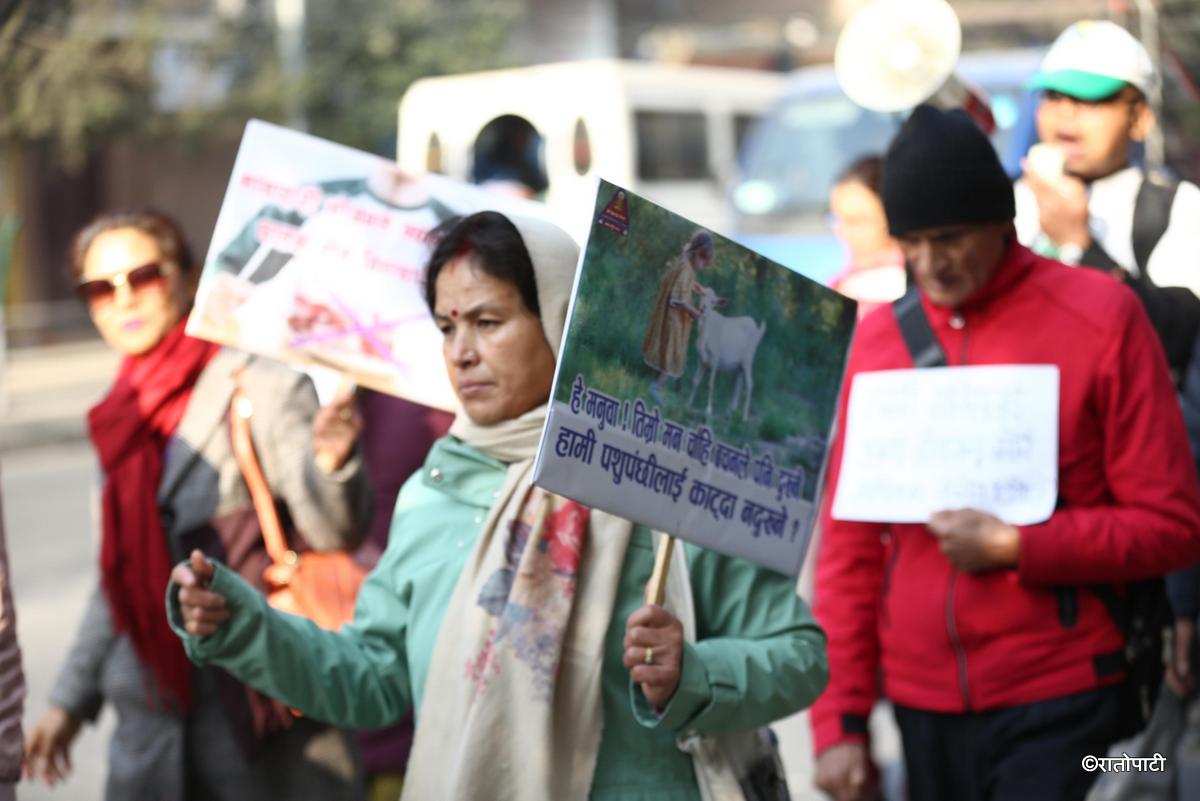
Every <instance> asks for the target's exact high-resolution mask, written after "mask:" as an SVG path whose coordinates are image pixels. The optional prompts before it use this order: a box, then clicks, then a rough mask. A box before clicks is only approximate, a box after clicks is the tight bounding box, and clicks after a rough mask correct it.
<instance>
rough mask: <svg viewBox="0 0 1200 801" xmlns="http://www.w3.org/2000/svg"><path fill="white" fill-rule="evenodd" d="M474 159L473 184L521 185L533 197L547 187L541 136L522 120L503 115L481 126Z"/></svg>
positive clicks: (472, 168)
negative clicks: (533, 194) (532, 194)
mask: <svg viewBox="0 0 1200 801" xmlns="http://www.w3.org/2000/svg"><path fill="white" fill-rule="evenodd" d="M473 155H474V163H473V164H472V166H471V181H472V182H473V183H477V184H485V183H493V182H495V183H512V184H521V185H524V186H525V187H526V188H527V189H529V190H530V191H532V192H534V193H536V192H544V191H545V190H546V187H547V186H549V180H548V179H547V178H546V163H545V156H544V153H543V147H542V136H541V134H539V133H538V131H537V129H536V128H534V127H533V125H531V124H530V123H529V121H528V120H526V119H524V118H523V117H518V116H517V115H515V114H505V115H503V116H500V117H497V118H496V119H494V120H492V121H491V122H489V123H488V124H487V125H485V126H483V129H482V130H480V132H479V136H478V137H476V139H475V147H474V153H473Z"/></svg>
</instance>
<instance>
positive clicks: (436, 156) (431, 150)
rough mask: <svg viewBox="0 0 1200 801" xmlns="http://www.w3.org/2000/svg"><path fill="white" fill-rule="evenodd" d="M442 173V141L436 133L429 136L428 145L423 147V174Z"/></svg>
mask: <svg viewBox="0 0 1200 801" xmlns="http://www.w3.org/2000/svg"><path fill="white" fill-rule="evenodd" d="M441 171H442V140H441V139H438V135H437V134H436V133H431V134H430V135H429V144H427V145H425V172H438V173H440V172H441Z"/></svg>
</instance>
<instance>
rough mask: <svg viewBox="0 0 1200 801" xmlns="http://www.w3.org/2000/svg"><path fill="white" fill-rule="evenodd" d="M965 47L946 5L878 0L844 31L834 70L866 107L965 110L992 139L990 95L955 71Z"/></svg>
mask: <svg viewBox="0 0 1200 801" xmlns="http://www.w3.org/2000/svg"><path fill="white" fill-rule="evenodd" d="M961 48H962V28H961V26H960V25H959V23H958V16H957V15H956V14H955V13H954V9H952V8H951V7H950V4H949V3H947V2H945V0H874V2H872V3H869V4H868V5H866V6H864V7H863V8H862V9H860V10H859V11H858V12H857V13H855V15H854V16H853V17H851V18H850V21H849V22H847V23H846V27H845V28H843V29H842V33H841V35H840V36H838V42H837V49H836V51H835V52H834V59H833V60H834V70H835V72H836V73H837V79H838V84H839V85H840V86H841V87H842V91H844V92H845V93H846V95H847V96H848V97H849V98H850V99H851V100H853V101H854V102H855V103H857V104H858V105H860V106H862V107H863V108H867V109H871V110H872V111H904V110H906V109H910V108H912V107H913V106H916V105H919V104H921V103H929V104H931V105H934V106H938V107H939V108H961V109H963V110H964V111H966V112H967V114H969V115H970V116H971V118H972V119H974V120H975V122H976V123H978V124H979V127H981V128H983V130H985V131H986V132H988V133H989V134H990V133H991V132H992V131H993V130H994V129H995V127H996V120H995V118H994V117H993V116H992V111H991V104H990V103H989V102H988V98H987V95H986V94H985V93H984V92H983V91H982V90H980V89H978V88H977V87H975V86H972V85H971V84H969V83H967V82H966V81H964V80H963V79H962V77H961V76H959V75H957V74H956V73H955V71H954V68H955V65H956V64H957V63H958V56H959V52H960V51H961Z"/></svg>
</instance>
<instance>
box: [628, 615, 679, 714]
mask: <svg viewBox="0 0 1200 801" xmlns="http://www.w3.org/2000/svg"><path fill="white" fill-rule="evenodd" d="M623 661H624V662H625V667H627V668H629V675H630V677H632V679H633V680H634V681H635V682H637V683H638V684H640V685H642V693H643V694H645V696H646V700H648V701H649V702H650V703H652V704H654V705H655V706H659V707H663V706H666V705H667V702H668V701H670V700H671V697H672V696H673V695H675V688H677V687H678V686H679V673H680V670H681V669H682V667H683V624H682V623H680V622H679V620H678V619H677V618H676V617H675V616H674V615H672V614H671V613H670V612H668V611H667V610H666V609H664V608H663V607H661V606H656V605H654V604H647V605H645V606H643V607H642V608H641V609H638V610H637V611H636V612H634V613H633V614H632V615H630V616H629V619H628V620H627V621H625V658H624V660H623Z"/></svg>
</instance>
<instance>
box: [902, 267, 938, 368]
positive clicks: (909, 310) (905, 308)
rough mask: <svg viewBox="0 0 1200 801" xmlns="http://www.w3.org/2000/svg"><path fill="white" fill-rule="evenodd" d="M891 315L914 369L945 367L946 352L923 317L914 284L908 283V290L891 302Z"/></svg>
mask: <svg viewBox="0 0 1200 801" xmlns="http://www.w3.org/2000/svg"><path fill="white" fill-rule="evenodd" d="M892 313H893V314H895V315H896V323H897V324H898V325H899V326H900V335H901V336H902V337H904V344H905V345H907V346H908V353H909V355H910V356H912V360H913V365H914V366H916V367H945V366H946V365H947V364H949V362H948V361H947V360H946V352H945V351H944V350H942V346H941V344H940V343H939V342H938V341H937V337H936V336H935V335H934V333H933V326H931V325H930V324H929V318H928V317H927V316H925V309H924V308H922V306H921V295H920V293H919V292H918V291H917V286H916V283H915V282H914V283H910V284H909V285H908V290H907V291H906V292H905V293H904V295H903V296H902V297H901V298H900V299H899V300H896V301H893V302H892Z"/></svg>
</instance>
